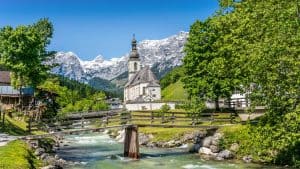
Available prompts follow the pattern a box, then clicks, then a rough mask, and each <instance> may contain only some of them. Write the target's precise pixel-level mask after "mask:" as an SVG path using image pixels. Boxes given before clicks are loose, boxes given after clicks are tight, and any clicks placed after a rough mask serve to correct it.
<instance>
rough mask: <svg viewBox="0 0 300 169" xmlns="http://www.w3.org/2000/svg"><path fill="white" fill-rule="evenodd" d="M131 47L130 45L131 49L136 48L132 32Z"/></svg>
mask: <svg viewBox="0 0 300 169" xmlns="http://www.w3.org/2000/svg"><path fill="white" fill-rule="evenodd" d="M131 47H132V50H136V39H135V34H133V37H132V41H131Z"/></svg>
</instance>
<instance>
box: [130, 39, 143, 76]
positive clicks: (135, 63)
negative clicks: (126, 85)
mask: <svg viewBox="0 0 300 169" xmlns="http://www.w3.org/2000/svg"><path fill="white" fill-rule="evenodd" d="M136 45H137V41H136V39H135V36H134V35H133V38H132V41H131V46H132V49H131V52H130V56H129V60H128V81H129V80H130V79H131V78H132V77H133V76H134V75H135V74H136V73H137V72H138V71H140V69H141V62H140V57H139V54H138V51H137V47H136Z"/></svg>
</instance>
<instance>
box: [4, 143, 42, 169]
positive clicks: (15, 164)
mask: <svg viewBox="0 0 300 169" xmlns="http://www.w3.org/2000/svg"><path fill="white" fill-rule="evenodd" d="M0 157H1V158H0V168H1V169H34V168H38V167H40V166H41V164H42V162H41V161H39V160H37V159H36V157H35V156H34V155H33V153H32V151H31V150H30V149H29V147H28V146H27V144H26V143H24V142H22V141H20V140H16V141H12V142H10V143H8V144H7V145H6V146H3V147H0Z"/></svg>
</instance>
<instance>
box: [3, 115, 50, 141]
mask: <svg viewBox="0 0 300 169" xmlns="http://www.w3.org/2000/svg"><path fill="white" fill-rule="evenodd" d="M26 126H27V123H26V122H25V121H23V120H18V119H16V118H13V117H9V116H5V126H4V127H3V126H2V119H1V124H0V132H3V133H7V134H10V135H15V136H23V135H28V134H35V135H37V134H45V132H43V131H40V130H35V131H32V133H29V132H28V131H27V128H26Z"/></svg>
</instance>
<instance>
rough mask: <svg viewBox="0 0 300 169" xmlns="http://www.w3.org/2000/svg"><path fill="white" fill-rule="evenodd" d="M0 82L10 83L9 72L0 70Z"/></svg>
mask: <svg viewBox="0 0 300 169" xmlns="http://www.w3.org/2000/svg"><path fill="white" fill-rule="evenodd" d="M0 83H6V84H10V72H9V71H0Z"/></svg>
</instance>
